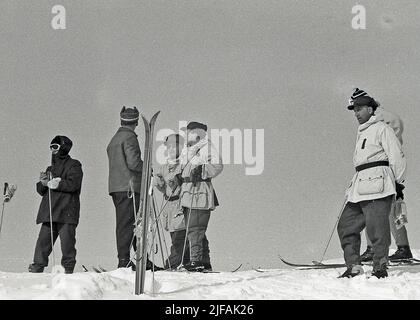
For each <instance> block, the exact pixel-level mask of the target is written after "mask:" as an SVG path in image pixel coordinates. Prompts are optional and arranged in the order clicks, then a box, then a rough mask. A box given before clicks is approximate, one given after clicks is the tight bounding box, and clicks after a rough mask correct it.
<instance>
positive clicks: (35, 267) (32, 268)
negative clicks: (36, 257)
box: [28, 263, 44, 273]
mask: <svg viewBox="0 0 420 320" xmlns="http://www.w3.org/2000/svg"><path fill="white" fill-rule="evenodd" d="M28 271H29V272H31V273H43V272H44V266H42V265H39V264H36V263H31V264H30V265H29V267H28Z"/></svg>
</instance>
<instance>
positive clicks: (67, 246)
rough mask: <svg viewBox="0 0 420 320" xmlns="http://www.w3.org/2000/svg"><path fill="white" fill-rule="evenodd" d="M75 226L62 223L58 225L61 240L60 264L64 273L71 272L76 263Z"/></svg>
mask: <svg viewBox="0 0 420 320" xmlns="http://www.w3.org/2000/svg"><path fill="white" fill-rule="evenodd" d="M76 227H77V225H75V224H68V223H62V224H59V226H58V233H59V235H60V242H61V252H62V258H61V265H62V266H63V267H64V269H65V271H66V273H72V272H73V270H74V266H75V265H76V252H77V250H76Z"/></svg>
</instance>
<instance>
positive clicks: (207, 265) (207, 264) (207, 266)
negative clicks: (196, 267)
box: [203, 262, 213, 271]
mask: <svg viewBox="0 0 420 320" xmlns="http://www.w3.org/2000/svg"><path fill="white" fill-rule="evenodd" d="M203 267H204V270H203V271H213V268H212V266H211V263H210V262H203Z"/></svg>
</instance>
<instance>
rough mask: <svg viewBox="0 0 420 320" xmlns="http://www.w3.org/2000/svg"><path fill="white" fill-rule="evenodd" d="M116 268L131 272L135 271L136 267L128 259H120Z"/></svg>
mask: <svg viewBox="0 0 420 320" xmlns="http://www.w3.org/2000/svg"><path fill="white" fill-rule="evenodd" d="M117 268H131V270H133V271H136V265H135V264H134V263H133V261H131V260H130V259H120V260H118V267H117Z"/></svg>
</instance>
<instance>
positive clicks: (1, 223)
mask: <svg viewBox="0 0 420 320" xmlns="http://www.w3.org/2000/svg"><path fill="white" fill-rule="evenodd" d="M8 186H9V184H8V183H7V182H5V183H4V189H3V207H2V209H1V220H0V235H1V228H2V227H3V214H4V204H5V202H6V193H7V187H8Z"/></svg>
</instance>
